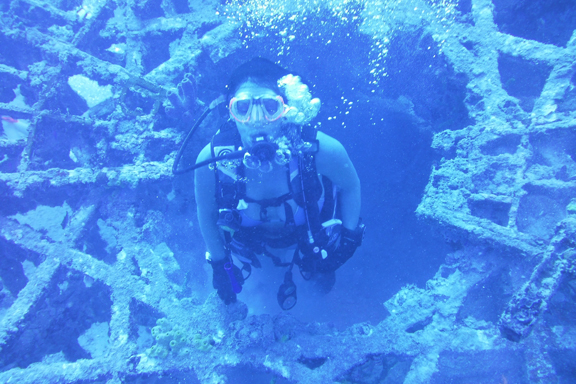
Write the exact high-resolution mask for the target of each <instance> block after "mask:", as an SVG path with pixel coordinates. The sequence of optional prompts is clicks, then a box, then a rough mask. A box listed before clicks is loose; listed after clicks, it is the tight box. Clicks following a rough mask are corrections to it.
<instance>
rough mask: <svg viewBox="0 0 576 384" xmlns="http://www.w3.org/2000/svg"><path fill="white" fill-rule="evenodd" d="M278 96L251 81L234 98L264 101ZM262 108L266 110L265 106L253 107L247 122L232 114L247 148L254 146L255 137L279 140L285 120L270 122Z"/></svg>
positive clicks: (241, 87)
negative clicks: (270, 137)
mask: <svg viewBox="0 0 576 384" xmlns="http://www.w3.org/2000/svg"><path fill="white" fill-rule="evenodd" d="M277 96H278V94H277V93H276V92H275V91H273V90H272V89H270V88H266V87H262V86H260V85H257V84H255V83H253V82H251V81H247V82H245V83H243V84H242V85H241V86H240V88H238V90H237V91H236V93H235V94H234V98H236V99H241V100H244V99H255V100H263V99H270V98H275V97H277ZM262 108H264V106H261V105H258V106H256V105H255V106H254V107H252V108H251V110H250V112H249V114H248V115H246V117H249V119H248V121H246V122H240V121H238V119H236V118H234V115H233V114H232V112H231V113H230V117H231V118H232V119H233V120H234V121H235V122H236V127H237V128H238V132H239V133H240V137H241V138H242V144H243V145H244V146H245V147H247V148H250V147H251V146H252V144H253V142H254V138H255V137H258V136H262V135H266V136H272V138H277V137H279V136H280V131H281V127H282V120H283V119H282V118H278V119H276V120H274V121H270V119H269V117H268V118H267V116H266V115H265V113H264V111H263V109H262Z"/></svg>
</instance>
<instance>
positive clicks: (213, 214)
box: [194, 145, 226, 261]
mask: <svg viewBox="0 0 576 384" xmlns="http://www.w3.org/2000/svg"><path fill="white" fill-rule="evenodd" d="M210 157H211V154H210V145H207V146H206V147H204V149H203V150H202V151H201V152H200V154H199V155H198V159H197V160H196V163H199V162H201V161H204V160H207V159H209V158H210ZM215 188H216V186H215V182H214V171H212V170H210V168H208V167H200V168H198V169H196V170H195V171H194V193H195V196H196V207H197V208H196V209H197V210H198V223H199V224H200V232H202V237H204V241H205V242H206V246H207V247H208V252H210V254H211V257H212V260H214V261H217V260H222V259H224V257H225V255H226V253H225V251H224V242H223V241H222V237H221V236H220V230H219V229H218V226H217V225H216V222H217V221H218V204H217V202H216V193H215Z"/></svg>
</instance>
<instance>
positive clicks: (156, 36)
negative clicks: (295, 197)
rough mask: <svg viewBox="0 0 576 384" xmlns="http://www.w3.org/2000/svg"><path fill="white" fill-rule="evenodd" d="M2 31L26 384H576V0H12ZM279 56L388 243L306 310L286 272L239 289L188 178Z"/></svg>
mask: <svg viewBox="0 0 576 384" xmlns="http://www.w3.org/2000/svg"><path fill="white" fill-rule="evenodd" d="M0 28H1V33H0V114H1V116H2V131H1V132H0V133H1V137H0V213H1V214H0V382H1V383H107V384H116V383H202V384H207V383H214V384H223V383H231V384H232V383H240V384H242V383H256V384H259V383H362V384H372V383H374V384H375V383H387V384H389V383H409V384H412V383H414V384H415V383H463V384H465V383H469V384H472V383H474V384H477V383H486V384H488V383H490V384H514V383H576V249H575V247H576V163H575V160H576V32H575V30H576V4H575V3H574V0H553V1H547V0H460V1H457V0H311V1H302V0H294V1H290V0H288V1H286V0H283V1H282V0H267V1H264V0H259V1H257V0H246V1H240V0H232V1H218V0H213V1H210V0H206V1H199V0H84V1H82V0H52V1H42V0H3V1H2V2H0ZM254 56H263V57H266V58H268V59H270V60H273V61H274V62H277V63H279V64H280V65H282V66H284V67H286V68H288V69H289V70H292V71H295V72H296V73H298V74H300V75H301V76H303V77H304V78H305V79H306V80H307V81H309V82H310V83H311V84H313V87H312V89H311V91H312V94H313V96H314V97H319V98H320V99H321V101H322V108H321V111H320V114H319V115H318V117H317V118H316V119H315V121H314V122H313V124H314V125H315V126H316V127H317V128H318V129H320V130H322V131H323V132H325V133H327V134H329V135H331V136H333V137H335V138H337V139H338V140H340V141H341V142H342V143H343V145H344V146H345V148H346V149H347V151H348V154H349V155H350V158H351V159H352V161H353V162H354V164H355V166H356V169H357V171H358V174H359V176H360V180H361V183H362V217H363V221H364V223H365V224H366V226H367V231H366V237H365V240H364V244H363V246H362V247H361V248H359V249H358V251H357V252H356V254H355V256H354V257H353V258H352V259H351V260H350V261H348V262H347V263H346V264H345V265H344V266H343V267H342V268H340V269H339V270H338V272H337V282H336V285H335V287H334V289H333V290H332V292H330V293H329V294H328V295H326V296H318V295H315V294H314V293H313V292H310V291H308V290H307V287H306V284H305V283H304V282H302V281H297V284H298V290H299V294H298V299H299V302H298V304H297V306H296V307H295V308H294V309H292V310H290V311H282V310H281V309H280V308H279V307H278V305H277V303H276V291H277V287H278V286H279V284H280V281H277V280H276V279H277V277H275V276H274V272H272V268H271V266H268V267H269V268H267V269H264V270H256V271H254V274H253V277H251V278H250V280H248V281H247V286H246V287H245V290H244V292H242V293H241V294H240V295H239V300H240V301H242V302H245V303H246V304H247V306H242V305H238V306H231V307H229V308H226V306H224V305H223V304H222V303H221V302H220V301H219V299H218V298H217V296H216V295H215V292H214V290H213V289H212V286H211V271H210V269H209V266H207V265H206V262H205V259H204V253H205V246H204V243H203V240H202V237H201V235H200V231H199V229H198V223H197V219H196V206H195V200H194V193H193V190H194V185H193V180H192V174H185V175H182V176H174V175H173V174H172V165H173V162H174V158H175V156H176V152H177V151H178V149H179V147H180V145H181V143H182V141H183V139H184V137H185V135H186V134H187V132H188V130H189V129H190V127H191V126H192V125H193V124H194V122H195V121H196V119H198V117H199V116H200V115H201V113H202V111H203V110H204V109H205V108H206V107H207V106H208V105H209V103H210V102H211V101H212V100H214V99H216V98H217V97H218V96H219V95H220V94H221V93H222V92H223V87H224V85H225V83H226V81H227V79H228V76H229V74H230V73H231V71H232V70H233V69H234V68H236V67H237V66H238V65H240V64H241V63H243V62H245V61H247V60H249V59H251V58H252V57H254ZM225 115H226V113H225V111H214V112H213V113H211V114H210V115H209V117H208V118H207V119H206V120H205V122H204V123H203V124H202V126H201V127H200V130H199V132H198V133H197V134H196V136H195V137H194V138H193V140H192V142H191V143H190V145H189V146H188V147H187V149H186V152H185V154H184V158H183V163H185V164H182V165H181V166H186V165H190V164H192V163H193V162H194V161H195V158H196V156H197V154H198V152H199V151H200V149H201V148H202V147H203V146H204V145H206V143H207V142H208V141H209V140H210V138H211V136H212V135H213V134H214V133H215V130H216V128H217V127H218V125H219V124H220V123H221V122H222V121H223V119H224V118H225Z"/></svg>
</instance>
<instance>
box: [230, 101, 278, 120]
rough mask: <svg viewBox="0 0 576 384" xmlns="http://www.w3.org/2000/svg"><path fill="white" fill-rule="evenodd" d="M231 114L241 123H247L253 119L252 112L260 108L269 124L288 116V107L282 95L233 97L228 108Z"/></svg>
mask: <svg viewBox="0 0 576 384" xmlns="http://www.w3.org/2000/svg"><path fill="white" fill-rule="evenodd" d="M228 108H229V109H230V114H231V115H232V117H233V118H234V120H236V121H237V122H239V123H247V122H249V121H250V118H251V117H252V110H253V109H254V108H259V109H260V112H261V113H262V115H263V116H264V118H265V119H266V120H268V121H269V122H272V121H276V120H278V119H279V118H281V117H282V116H284V115H285V114H286V111H287V110H288V107H287V106H286V105H285V104H284V99H283V98H282V96H280V95H276V96H262V97H259V98H252V97H233V98H232V99H231V100H230V104H229V106H228Z"/></svg>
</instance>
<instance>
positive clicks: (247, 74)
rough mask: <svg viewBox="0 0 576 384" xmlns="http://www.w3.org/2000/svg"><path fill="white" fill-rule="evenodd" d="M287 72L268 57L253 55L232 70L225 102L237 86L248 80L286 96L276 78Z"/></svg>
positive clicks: (228, 100)
mask: <svg viewBox="0 0 576 384" xmlns="http://www.w3.org/2000/svg"><path fill="white" fill-rule="evenodd" d="M289 73H290V72H288V70H286V69H284V68H282V67H281V66H279V65H278V64H274V63H273V62H271V61H270V60H268V59H265V58H263V57H255V58H253V59H252V60H250V61H247V62H246V63H244V64H242V65H240V66H239V67H238V68H236V69H235V70H234V72H232V75H231V76H230V80H228V84H227V85H226V88H227V89H226V104H228V103H229V102H230V99H231V98H232V97H233V96H234V94H235V93H236V91H237V90H238V88H240V86H241V85H242V84H243V83H245V82H246V81H248V80H250V81H252V82H254V83H255V84H258V85H260V86H263V87H266V88H270V89H273V90H274V91H275V92H276V93H278V94H279V95H281V96H284V98H286V97H285V96H286V95H284V92H282V91H281V90H280V88H279V87H278V80H279V79H280V78H281V77H284V76H286V75H287V74H289Z"/></svg>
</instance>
